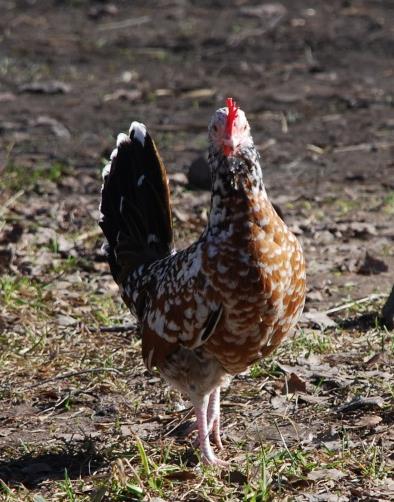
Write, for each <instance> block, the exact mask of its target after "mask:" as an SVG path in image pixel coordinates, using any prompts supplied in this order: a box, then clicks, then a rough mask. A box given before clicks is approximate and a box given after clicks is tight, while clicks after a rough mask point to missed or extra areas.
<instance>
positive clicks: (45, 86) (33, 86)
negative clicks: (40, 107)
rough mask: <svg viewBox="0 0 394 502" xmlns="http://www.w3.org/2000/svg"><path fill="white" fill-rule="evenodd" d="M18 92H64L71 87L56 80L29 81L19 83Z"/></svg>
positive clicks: (68, 90)
mask: <svg viewBox="0 0 394 502" xmlns="http://www.w3.org/2000/svg"><path fill="white" fill-rule="evenodd" d="M18 90H19V92H29V93H33V94H66V93H67V92H70V90H71V87H70V86H69V85H68V84H66V83H64V82H60V81H58V80H51V81H48V82H31V83H28V84H23V85H20V86H19V88H18Z"/></svg>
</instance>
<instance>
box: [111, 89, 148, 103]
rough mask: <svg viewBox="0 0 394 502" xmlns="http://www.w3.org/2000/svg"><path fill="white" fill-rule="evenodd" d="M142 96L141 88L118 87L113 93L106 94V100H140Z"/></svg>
mask: <svg viewBox="0 0 394 502" xmlns="http://www.w3.org/2000/svg"><path fill="white" fill-rule="evenodd" d="M141 96H142V92H141V91H140V90H139V89H131V90H128V89H118V90H117V91H114V92H112V93H111V94H106V95H105V96H104V101H106V102H107V101H117V100H124V101H131V102H134V101H138V100H139V99H140V98H141Z"/></svg>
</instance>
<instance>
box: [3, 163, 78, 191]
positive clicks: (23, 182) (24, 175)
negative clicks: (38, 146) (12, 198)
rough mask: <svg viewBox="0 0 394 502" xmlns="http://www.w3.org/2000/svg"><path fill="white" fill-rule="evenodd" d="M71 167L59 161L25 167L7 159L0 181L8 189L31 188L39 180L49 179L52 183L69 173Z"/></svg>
mask: <svg viewBox="0 0 394 502" xmlns="http://www.w3.org/2000/svg"><path fill="white" fill-rule="evenodd" d="M70 173H71V169H70V168H69V167H68V166H65V165H64V164H61V163H60V162H55V163H53V164H52V165H50V166H40V165H38V166H35V167H34V168H32V167H25V166H21V165H19V164H16V163H14V162H13V161H11V160H9V161H8V163H7V165H6V168H5V170H4V173H3V179H2V183H3V186H4V188H5V189H7V190H10V191H18V190H31V189H32V188H34V187H35V186H36V185H37V183H39V182H40V180H49V181H52V182H54V183H56V182H57V181H59V180H60V179H61V178H62V177H63V176H64V175H65V174H70Z"/></svg>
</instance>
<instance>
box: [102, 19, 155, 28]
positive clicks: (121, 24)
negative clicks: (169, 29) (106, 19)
mask: <svg viewBox="0 0 394 502" xmlns="http://www.w3.org/2000/svg"><path fill="white" fill-rule="evenodd" d="M150 20H151V18H150V16H141V17H132V18H130V19H124V20H123V21H118V22H117V23H106V24H102V25H101V26H99V27H98V28H97V29H98V31H107V30H118V29H121V28H130V27H131V26H139V25H141V24H145V23H148V22H149V21H150Z"/></svg>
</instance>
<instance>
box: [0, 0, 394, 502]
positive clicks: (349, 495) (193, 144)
mask: <svg viewBox="0 0 394 502" xmlns="http://www.w3.org/2000/svg"><path fill="white" fill-rule="evenodd" d="M153 4H154V5H153ZM0 27H1V34H0V117H1V119H0V145H1V147H0V177H1V178H0V183H1V185H0V302H1V303H0V500H5V501H8V500H10V501H12V500H17V501H24V500H26V501H33V500H34V501H35V502H39V501H42V500H51V501H52V500H54V501H57V500H78V501H79V500H81V501H85V500H86V501H87V500H95V501H101V500H108V501H111V500H114V501H117V500H156V501H158V500H208V501H211V500H218V501H221V500H247V501H265V500H279V501H281V500H297V501H325V500H327V501H348V500H349V501H355V500H357V501H358V500H365V501H371V500H372V501H375V500H376V501H378V500H379V501H380V500H382V501H388V500H392V499H393V498H394V482H393V466H394V453H393V445H394V436H393V428H392V424H393V419H394V413H393V401H394V387H393V381H394V378H393V369H392V368H393V364H392V363H393V355H394V338H393V335H392V332H389V331H388V330H387V329H385V328H384V327H382V326H381V325H380V324H379V312H380V310H381V307H382V305H383V302H384V299H385V296H386V295H387V294H388V293H389V291H390V289H391V287H392V285H393V282H394V281H393V278H394V273H393V272H394V243H393V241H394V224H393V221H394V161H393V152H394V136H393V130H394V111H393V102H394V95H393V89H394V67H393V54H394V28H393V27H394V2H393V1H392V0H385V1H379V0H364V1H362V0H358V1H357V0H353V1H352V0H341V1H339V0H333V1H330V2H325V1H323V0H311V1H309V2H306V1H305V0H294V1H291V0H283V1H281V2H280V3H278V2H271V3H269V2H257V1H256V2H255V1H246V0H233V1H224V0H223V1H221V0H216V1H209V2H208V1H203V0H201V1H192V0H157V1H156V2H152V3H148V2H143V1H138V0H137V1H134V2H127V1H125V0H124V1H118V2H113V3H110V2H107V1H105V0H103V1H96V2H93V1H92V2H90V1H87V0H40V1H38V0H23V1H22V0H3V1H2V2H1V16H0ZM227 96H233V97H234V98H235V99H236V100H237V101H238V102H239V104H240V105H241V107H242V108H243V110H245V112H246V114H247V116H248V118H249V122H250V123H251V126H252V131H253V135H254V139H255V142H256V144H258V145H259V149H260V151H261V154H262V158H263V163H264V176H265V182H266V186H267V190H268V192H269V194H270V197H271V198H272V200H273V201H274V202H275V203H276V204H277V205H278V206H279V207H280V209H281V211H282V212H283V215H284V218H285V220H286V222H287V223H288V225H289V226H290V227H291V228H292V230H293V231H294V232H295V233H296V234H297V235H298V237H299V238H300V240H301V241H302V244H303V247H304V251H305V255H306V259H307V265H308V301H307V306H306V313H305V316H304V318H303V320H302V322H301V323H300V326H299V328H298V330H297V332H296V333H295V335H294V336H292V337H291V338H290V339H289V340H288V341H287V342H286V343H285V344H284V345H283V347H281V349H280V350H279V351H278V353H276V354H275V355H274V356H273V358H271V359H269V360H266V361H262V362H261V364H259V365H256V366H255V367H253V368H252V369H251V371H250V372H249V373H247V374H244V375H240V376H239V377H237V378H236V379H234V381H233V382H232V383H231V385H230V387H229V388H228V389H227V390H226V391H225V393H224V396H223V420H224V423H223V431H224V443H225V450H224V452H223V453H221V456H222V457H223V458H225V459H228V460H232V463H231V468H230V469H229V472H219V471H216V470H214V469H208V468H201V467H199V466H197V464H198V458H197V457H196V452H195V450H194V449H193V445H192V439H193V438H188V439H185V438H182V437H180V434H179V432H180V431H181V429H182V427H183V425H184V424H185V423H187V421H188V413H189V404H188V403H187V402H185V401H184V400H183V398H182V397H181V396H180V395H179V394H177V393H175V392H173V391H172V390H170V389H168V387H167V386H166V385H165V384H164V383H163V382H162V381H161V379H160V378H159V375H157V374H154V375H149V374H148V373H147V372H146V370H145V369H144V367H143V364H142V361H141V358H140V342H139V340H138V337H137V336H136V329H135V326H134V324H133V323H134V320H133V319H132V318H131V317H130V315H129V314H128V313H127V311H126V310H125V308H124V307H123V305H122V304H121V301H120V299H119V297H118V294H117V290H116V288H115V286H114V284H113V281H112V279H111V277H110V275H109V273H108V268H107V265H106V263H105V262H104V259H103V256H102V254H101V251H100V247H101V244H102V237H101V234H100V232H99V230H98V228H97V225H96V220H97V217H98V202H99V192H100V185H101V181H100V169H101V168H102V166H103V163H104V160H105V159H106V158H108V156H109V154H110V152H111V150H112V149H113V147H114V141H115V137H116V134H117V133H118V132H121V131H127V129H128V127H129V124H130V122H131V121H132V120H140V121H143V122H145V123H146V124H147V126H148V127H149V129H150V130H151V133H152V135H153V136H154V138H155V139H156V142H157V144H158V147H159V149H160V151H161V154H162V156H163V158H164V160H165V163H166V166H167V169H168V172H169V175H170V181H171V190H172V199H173V205H174V219H175V229H176V235H177V243H178V247H182V246H184V245H187V244H188V243H190V242H192V241H193V239H195V238H196V237H197V236H198V235H199V233H200V232H201V230H202V228H203V226H204V224H205V222H206V218H207V211H208V209H209V199H210V193H209V191H208V190H201V189H195V187H191V186H189V183H188V178H187V173H188V169H189V166H190V164H191V163H192V161H193V160H195V159H196V158H198V157H199V156H201V155H204V153H205V150H206V146H207V144H206V130H207V124H208V121H209V118H210V116H211V114H212V112H213V111H214V110H215V109H216V108H218V107H219V106H221V105H222V104H223V103H224V100H225V98H226V97H227ZM360 299H361V300H362V301H361V302H359V300H360ZM348 304H349V305H348ZM336 307H339V308H338V309H335V308H336ZM327 311H328V312H329V314H328V315H327ZM127 324H130V325H131V327H129V329H125V328H124V326H125V325H127ZM108 328H113V329H109V330H108ZM40 497H41V498H40Z"/></svg>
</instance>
